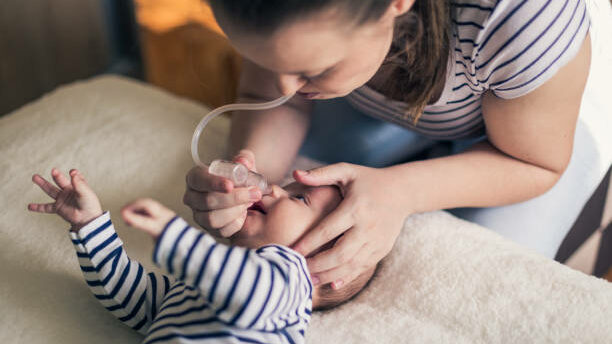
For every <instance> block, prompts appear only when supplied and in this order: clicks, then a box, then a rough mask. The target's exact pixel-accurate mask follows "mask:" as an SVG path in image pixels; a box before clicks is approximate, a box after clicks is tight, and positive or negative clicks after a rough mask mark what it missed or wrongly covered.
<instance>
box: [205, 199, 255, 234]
mask: <svg viewBox="0 0 612 344" xmlns="http://www.w3.org/2000/svg"><path fill="white" fill-rule="evenodd" d="M247 208H248V205H246V204H242V205H238V206H235V207H231V208H225V209H219V210H211V211H197V212H194V215H193V217H194V220H195V222H197V223H198V224H199V225H200V226H202V227H204V228H207V229H218V228H222V227H225V226H226V225H228V224H229V223H230V222H232V221H234V220H235V219H237V218H239V217H240V216H242V215H243V213H245V212H246V210H247Z"/></svg>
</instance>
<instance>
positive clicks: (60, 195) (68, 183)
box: [28, 168, 102, 231]
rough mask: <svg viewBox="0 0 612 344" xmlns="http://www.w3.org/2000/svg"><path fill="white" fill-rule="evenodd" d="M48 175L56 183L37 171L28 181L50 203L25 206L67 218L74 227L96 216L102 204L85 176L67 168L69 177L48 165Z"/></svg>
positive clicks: (100, 212) (79, 226) (31, 209)
mask: <svg viewBox="0 0 612 344" xmlns="http://www.w3.org/2000/svg"><path fill="white" fill-rule="evenodd" d="M51 176H52V177H53V180H54V181H55V183H56V184H57V186H58V187H59V188H58V187H56V186H55V185H53V184H51V183H50V182H48V181H47V180H46V179H45V178H43V177H41V176H40V175H39V174H35V175H33V176H32V181H33V182H34V183H35V184H36V185H38V186H39V187H40V188H41V189H42V190H43V191H44V192H45V193H46V194H47V195H49V196H50V197H51V198H53V199H54V200H55V202H53V203H47V204H39V203H30V204H28V210H30V211H34V212H39V213H48V214H51V213H54V214H57V215H59V216H60V217H61V218H63V219H64V220H66V221H68V222H69V223H70V224H71V225H72V228H71V230H73V231H77V230H79V229H80V228H82V227H83V226H85V225H86V224H87V223H89V222H91V221H92V220H93V219H95V218H96V217H99V216H100V215H102V207H101V205H100V201H99V200H98V197H97V196H96V194H95V192H94V191H93V190H92V189H91V188H90V187H89V185H87V182H86V181H85V178H84V177H83V175H82V174H81V172H79V171H78V170H76V169H72V170H70V180H69V179H68V178H66V176H64V175H63V174H62V173H61V172H60V171H58V170H57V169H56V168H53V169H51Z"/></svg>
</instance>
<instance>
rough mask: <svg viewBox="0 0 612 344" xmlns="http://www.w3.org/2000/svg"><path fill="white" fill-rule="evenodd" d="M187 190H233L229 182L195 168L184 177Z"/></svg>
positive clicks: (197, 167)
mask: <svg viewBox="0 0 612 344" xmlns="http://www.w3.org/2000/svg"><path fill="white" fill-rule="evenodd" d="M186 182H187V190H190V189H191V190H193V191H199V192H209V191H217V192H230V191H232V189H233V188H234V183H232V181H231V180H229V179H227V178H223V177H219V176H215V175H212V174H210V173H208V170H207V169H205V168H202V167H199V166H196V167H194V168H192V169H191V170H189V172H188V173H187V177H186Z"/></svg>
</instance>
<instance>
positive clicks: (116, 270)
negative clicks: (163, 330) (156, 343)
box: [28, 169, 171, 333]
mask: <svg viewBox="0 0 612 344" xmlns="http://www.w3.org/2000/svg"><path fill="white" fill-rule="evenodd" d="M51 175H52V177H53V179H54V181H55V183H56V184H57V186H56V185H53V184H51V183H50V182H48V181H47V180H45V179H44V178H43V177H41V176H40V175H38V174H36V175H34V176H33V177H32V180H33V182H34V183H35V184H36V185H38V186H39V187H40V188H41V189H42V190H43V191H45V193H47V194H48V195H49V196H50V197H51V198H53V199H54V200H55V202H53V203H47V204H29V205H28V209H29V210H30V211H34V212H43V213H54V214H57V215H59V216H60V217H62V218H63V219H64V220H66V221H67V222H68V223H70V224H71V225H72V227H71V231H70V237H71V239H72V243H73V244H74V247H75V249H76V251H77V257H78V260H79V265H80V266H81V271H83V275H84V276H85V280H86V282H87V284H88V285H89V287H90V289H91V290H92V292H93V293H94V295H95V296H96V298H97V299H98V300H100V302H101V303H102V305H103V306H105V307H106V308H107V309H108V310H109V311H111V312H112V313H113V315H115V316H116V317H117V318H119V320H121V321H123V322H124V323H125V324H126V325H128V326H130V327H132V328H134V329H136V330H138V331H140V332H141V333H145V332H146V329H147V328H148V327H149V325H150V324H151V319H153V318H154V317H155V313H156V312H157V309H158V308H159V304H160V303H161V300H162V298H163V296H164V295H165V293H166V292H167V291H168V288H169V285H170V282H171V281H170V279H169V278H168V277H167V276H163V275H160V274H156V273H147V272H146V271H145V269H144V268H143V267H142V265H140V264H139V263H138V262H136V261H133V260H130V259H129V258H128V256H127V254H126V253H125V251H124V250H123V244H122V242H121V239H119V238H118V236H117V234H116V233H115V230H114V227H113V224H112V223H111V221H110V215H109V213H108V212H106V213H102V208H101V206H100V202H99V200H98V197H97V196H96V194H95V193H94V192H93V190H92V189H91V188H90V187H89V185H87V182H86V181H85V178H84V177H83V176H82V175H81V173H80V172H79V171H77V170H71V171H70V179H68V178H66V177H65V176H64V175H63V174H61V173H60V172H59V171H58V170H57V169H53V170H52V171H51Z"/></svg>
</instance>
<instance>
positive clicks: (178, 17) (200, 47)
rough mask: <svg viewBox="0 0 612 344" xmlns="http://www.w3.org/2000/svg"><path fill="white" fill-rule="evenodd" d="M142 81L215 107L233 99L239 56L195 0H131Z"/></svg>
mask: <svg viewBox="0 0 612 344" xmlns="http://www.w3.org/2000/svg"><path fill="white" fill-rule="evenodd" d="M135 4H136V19H137V21H138V24H139V27H140V40H141V49H142V58H143V63H144V71H145V78H146V79H147V81H148V82H150V83H152V84H154V85H157V86H159V87H161V88H164V89H166V90H168V91H170V92H172V93H175V94H177V95H181V96H185V97H188V98H191V99H195V100H198V101H201V102H203V103H205V104H207V105H209V106H213V107H217V106H221V105H223V104H227V103H231V102H233V101H234V100H235V98H236V89H237V86H238V77H239V75H240V61H241V59H240V56H239V55H238V53H236V51H235V50H234V49H233V48H232V47H231V45H230V43H229V41H228V40H227V38H226V37H225V35H224V34H223V31H222V30H221V28H220V27H219V25H217V22H216V21H215V18H214V16H213V13H212V11H211V9H210V6H209V5H208V4H206V3H205V2H204V1H201V0H135Z"/></svg>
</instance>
